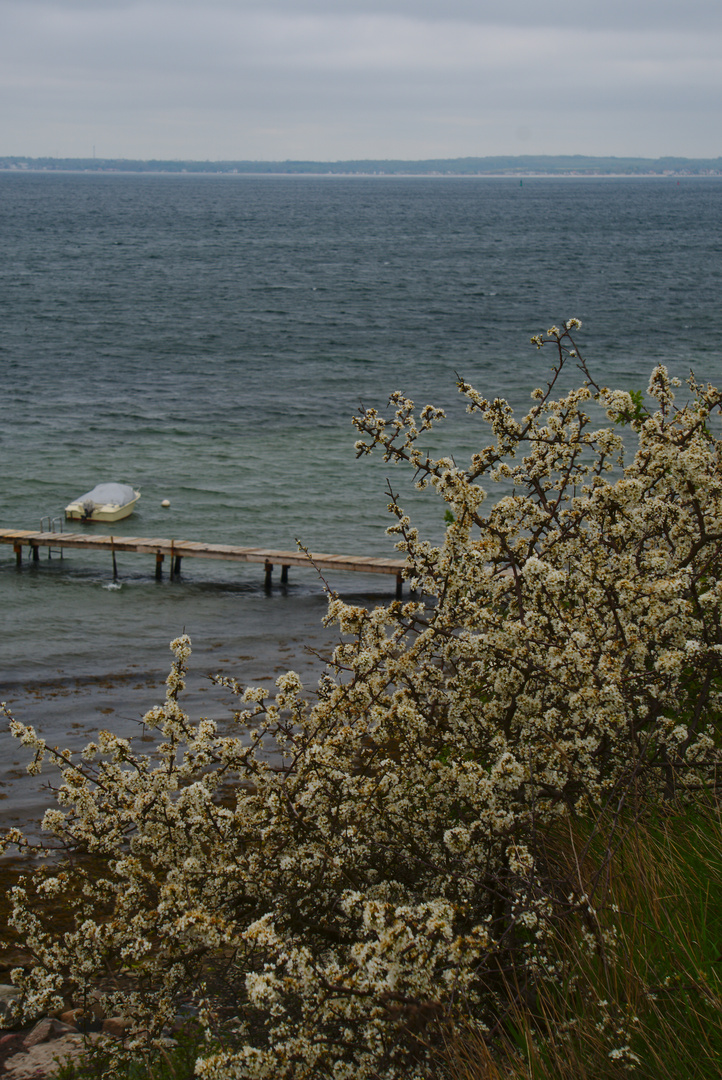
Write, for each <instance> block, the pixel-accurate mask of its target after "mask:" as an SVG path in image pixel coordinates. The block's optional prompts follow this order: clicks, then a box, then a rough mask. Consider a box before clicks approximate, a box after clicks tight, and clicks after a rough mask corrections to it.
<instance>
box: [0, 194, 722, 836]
mask: <svg viewBox="0 0 722 1080" xmlns="http://www.w3.org/2000/svg"><path fill="white" fill-rule="evenodd" d="M721 220H722V181H721V180H719V179H713V178H709V179H700V180H691V179H690V180H682V181H681V182H679V183H678V182H677V180H676V179H643V180H630V179H624V180H616V179H599V180H574V179H539V180H524V182H523V185H520V184H519V182H518V181H517V180H490V179H440V178H439V179H437V178H428V179H427V178H413V179H401V178H393V179H392V178H348V179H347V178H313V177H273V178H270V177H269V178H265V177H258V178H253V177H184V176H172V177H168V176H99V175H42V174H26V175H18V174H1V173H0V244H1V245H2V256H3V257H2V259H1V260H0V301H1V303H2V334H1V335H0V370H1V371H2V395H1V397H0V454H1V455H2V457H1V460H2V472H1V473H0V477H1V480H0V509H1V512H0V525H1V526H4V527H18V528H36V527H38V526H39V524H40V519H41V517H42V516H43V515H48V514H49V515H52V516H56V515H59V514H61V512H62V508H63V506H64V505H65V503H66V502H68V501H69V500H70V499H71V498H72V497H75V496H76V495H78V494H80V493H82V492H83V491H85V490H87V489H88V488H90V487H92V486H93V485H94V484H95V483H96V482H99V481H103V480H121V481H124V482H128V483H132V484H134V485H135V486H140V488H141V490H142V499H141V501H140V503H139V506H138V510H137V512H136V514H135V515H134V516H133V517H132V518H130V519H129V520H128V521H126V522H124V523H121V524H119V525H117V526H114V531H115V532H117V533H118V534H120V533H121V532H125V533H132V534H135V535H141V536H172V537H177V538H180V539H198V540H216V541H225V542H229V543H237V544H257V545H268V546H273V547H278V548H293V547H294V546H295V540H296V538H298V539H299V540H300V541H301V542H303V543H304V544H305V545H307V546H308V547H309V548H311V549H315V550H321V551H332V552H348V553H357V552H358V553H375V554H393V553H394V552H393V548H392V546H391V542H390V541H389V539H388V538H387V537H386V535H385V528H386V526H387V524H388V515H387V513H386V510H385V507H386V503H387V497H386V494H385V489H386V483H387V476H389V475H390V479H391V481H392V483H393V484H394V485H395V486H396V487H398V488H399V489H400V490H401V491H402V492H404V493H405V495H404V497H405V498H406V500H407V502H408V505H409V506H410V507H411V508H412V512H413V514H414V516H415V517H416V518H417V520H418V521H419V522H420V523H421V525H422V527H423V529H424V530H425V531H426V532H427V533H428V534H430V535H435V536H439V535H440V534H441V531H442V529H443V507H440V506H439V505H438V503H437V502H436V501H435V498H434V496H433V495H426V496H424V497H421V496H419V495H416V494H413V493H412V492H411V490H410V489H409V491H408V494H406V492H407V488H408V487H409V486H408V484H407V482H406V479H405V478H404V477H403V476H402V475H401V474H397V473H391V474H389V466H384V465H383V463H381V462H376V461H371V462H369V461H368V460H365V461H363V462H357V461H356V460H355V458H354V451H353V442H354V438H355V436H354V432H353V429H352V427H351V424H350V417H351V415H352V414H353V412H354V410H355V409H356V408H357V406H358V403H359V401H360V400H361V401H364V402H365V403H367V404H370V403H372V404H376V405H379V406H382V405H383V404H384V403H385V401H386V398H387V397H388V394H389V393H390V392H391V391H392V390H394V389H397V388H398V389H403V390H404V391H406V392H407V393H408V394H409V395H410V396H411V397H414V398H415V399H417V400H418V401H422V402H426V401H432V402H434V403H435V404H439V405H442V406H444V407H446V408H447V409H448V411H449V422H448V424H447V425H446V426H445V428H444V429H443V431H440V432H439V433H438V434H435V435H434V436H432V437H431V438H430V439H429V440H428V449H429V450H430V451H431V452H432V453H439V452H441V451H442V450H444V451H446V452H449V451H454V452H455V453H456V456H457V460H459V461H463V459H464V457H465V455H467V454H468V453H470V452H471V450H472V449H473V447H474V444H475V440H476V439H478V438H481V437H482V436H481V432H480V431H479V430H478V428H477V426H476V424H475V423H474V422H473V421H469V420H466V419H464V417H463V405H462V404H461V402H460V401H459V399H458V395H456V392H455V373H456V372H458V373H460V374H461V375H463V377H464V378H466V379H467V380H469V381H471V382H472V383H475V384H476V385H477V386H478V387H479V388H480V389H482V390H483V391H484V392H485V393H487V394H491V395H495V394H504V395H505V396H507V397H509V398H510V399H511V400H512V402H513V403H514V404H515V405H516V406H517V407H524V406H526V404H527V402H528V400H529V391H530V390H531V389H532V388H533V386H535V385H537V384H539V383H540V382H543V380H544V377H545V375H546V372H547V368H548V364H549V362H550V359H551V358H550V357H547V355H546V353H545V352H542V353H537V351H536V350H535V349H534V348H533V347H532V346H530V344H529V337H530V336H531V334H532V333H536V332H538V331H540V330H542V329H546V327H547V326H549V325H551V323H552V322H557V323H558V322H559V321H561V320H562V319H565V318H567V317H568V316H570V315H576V316H578V317H579V318H581V319H582V320H583V323H584V329H583V332H582V334H581V335H580V337H581V340H582V343H583V345H584V346H585V347H586V353H587V356H588V358H589V361H590V364H591V365H592V367H593V369H594V370H595V371H596V372H597V373H598V375H599V378H600V379H601V380H602V381H605V382H607V383H615V384H617V385H620V386H623V387H626V388H635V387H644V386H645V385H646V380H647V377H648V374H649V370H650V368H651V367H652V365H653V364H654V363H655V362H658V361H660V360H663V361H664V362H666V363H668V364H669V366H670V367H671V368H672V369H674V371H675V373H677V374H681V375H685V374H686V372H687V370H688V369H689V367H690V366H693V367H694V368H695V371H696V373H697V374H698V375H699V376H700V377H703V378H706V379H710V380H712V381H715V380H718V379H722V360H721V355H722V351H721V348H720V342H722V306H721V305H720V298H721V297H720V294H721V292H722V288H721V285H722V259H721V254H722V230H721V228H720V221H721ZM163 499H169V500H170V502H171V507H170V509H167V510H164V509H163V508H162V507H161V501H162V500H163ZM86 528H88V529H89V530H91V531H92V530H93V529H96V530H100V531H107V529H106V527H104V526H86ZM118 561H119V571H120V580H119V582H118V585H119V586H120V587H119V588H118V587H112V580H111V575H112V568H111V566H110V565H109V560H108V557H107V556H103V555H95V554H92V553H80V552H77V553H74V554H66V556H65V558H64V559H62V560H60V559H58V558H56V557H53V558H52V559H50V560H48V559H47V558H45V557H44V556H43V558H42V559H41V561H40V563H39V564H38V565H35V566H28V565H27V564H26V565H25V567H24V568H23V570H22V571H21V572H17V570H16V568H15V565H14V558H13V555H12V549H10V548H4V547H3V548H0V605H1V610H2V637H1V639H0V696H2V697H3V698H4V699H6V700H7V701H8V702H9V703H10V704H11V705H12V708H13V710H14V711H15V713H16V715H17V716H18V717H19V718H21V719H23V720H26V721H29V722H32V723H34V724H36V726H37V727H38V728H40V729H41V730H42V731H43V733H44V734H45V735H46V737H47V738H48V739H49V740H50V741H53V742H57V743H60V744H63V745H73V746H77V745H80V744H82V742H83V741H84V740H85V739H86V738H88V737H90V736H91V735H92V734H93V733H94V732H95V731H96V730H97V729H98V727H102V726H112V727H114V728H116V729H120V730H121V731H123V732H124V733H126V734H127V733H131V732H133V731H136V730H137V728H138V724H137V721H138V718H139V717H140V716H141V715H142V713H143V712H144V711H145V710H146V709H147V708H148V707H150V705H152V704H154V703H155V702H156V701H157V700H159V699H160V698H161V697H162V683H163V679H164V676H165V673H166V669H167V663H168V656H169V654H168V650H167V643H168V641H169V639H170V638H171V637H173V636H175V635H176V634H177V633H179V632H180V631H182V630H183V629H185V630H186V631H188V632H189V633H190V634H191V636H192V638H193V641H194V646H195V655H194V660H193V672H194V675H193V679H192V680H191V685H190V692H189V696H188V705H189V709H190V711H191V712H192V713H194V714H197V713H199V712H203V713H204V714H210V715H214V716H218V717H222V716H223V715H226V714H227V710H228V702H227V701H225V700H224V699H223V696H222V695H220V694H219V693H218V692H217V691H215V690H214V689H212V688H211V687H210V684H209V683H208V682H207V680H205V675H206V674H207V673H208V672H211V671H223V672H225V673H233V674H236V675H238V676H239V677H240V678H242V679H249V680H251V681H253V682H254V683H256V682H263V683H266V684H270V683H271V682H272V681H273V679H275V678H276V677H277V674H278V672H279V671H281V670H285V669H286V668H288V667H294V668H295V669H296V670H298V671H300V672H301V673H302V674H303V675H304V676H305V677H307V678H308V679H309V680H310V681H313V679H314V677H315V675H316V673H317V672H318V670H319V668H320V661H319V660H318V659H317V658H316V657H315V656H314V655H313V654H310V653H308V652H307V651H306V650H305V646H306V645H308V644H310V645H311V646H312V647H313V648H315V649H318V650H321V651H323V649H324V648H326V647H328V645H329V643H330V642H331V640H332V637H333V635H332V632H331V631H328V630H323V629H322V628H321V625H320V624H321V617H322V615H323V612H324V609H325V601H324V597H323V592H322V588H321V584H320V583H319V581H318V580H317V579H316V578H315V576H314V574H313V572H312V571H293V570H292V571H291V581H290V583H289V586H288V588H286V589H281V588H280V586H278V587H276V588H274V590H273V592H272V593H271V594H270V595H267V594H266V593H265V592H264V590H263V582H262V575H261V569H260V568H259V567H254V566H245V567H240V568H239V567H234V566H231V565H227V564H224V563H215V562H202V561H199V560H194V561H190V560H189V561H186V563H185V564H184V567H183V576H182V578H181V579H180V580H176V581H173V582H171V581H169V580H168V579H167V578H166V579H165V580H164V581H163V582H161V583H156V582H155V580H154V579H153V565H152V559H150V558H149V559H147V560H146V559H144V557H142V556H136V555H125V556H119V557H118ZM391 581H392V579H385V578H373V577H357V576H348V577H346V578H345V579H344V578H343V576H338V577H336V578H332V579H331V584H332V585H334V586H337V587H339V588H340V589H341V590H342V592H343V593H344V594H345V595H349V596H356V597H358V598H359V599H360V600H361V602H364V603H370V604H374V603H379V602H384V601H385V600H386V599H388V596H389V587H390V584H391ZM0 740H1V742H0V750H1V751H2V754H1V756H0V795H3V796H5V798H4V801H3V802H2V803H0V814H3V813H4V817H5V819H6V820H8V819H13V818H26V817H27V816H28V815H33V814H35V813H37V811H38V809H39V807H40V806H41V804H42V803H43V801H44V798H45V797H44V795H43V794H42V792H40V793H39V792H38V789H37V785H36V784H35V782H34V781H32V780H30V779H29V778H27V777H25V775H24V772H23V760H24V759H23V754H22V751H21V750H20V748H19V747H17V746H16V745H15V744H14V743H13V741H12V740H11V739H10V738H9V737H8V736H7V735H6V734H4V733H3V734H2V735H0Z"/></svg>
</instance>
